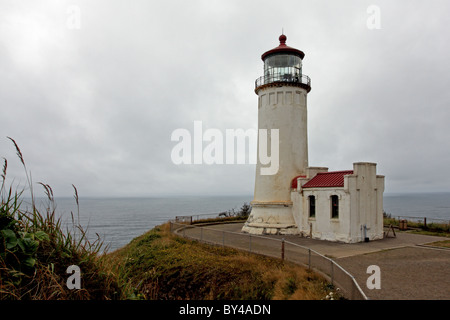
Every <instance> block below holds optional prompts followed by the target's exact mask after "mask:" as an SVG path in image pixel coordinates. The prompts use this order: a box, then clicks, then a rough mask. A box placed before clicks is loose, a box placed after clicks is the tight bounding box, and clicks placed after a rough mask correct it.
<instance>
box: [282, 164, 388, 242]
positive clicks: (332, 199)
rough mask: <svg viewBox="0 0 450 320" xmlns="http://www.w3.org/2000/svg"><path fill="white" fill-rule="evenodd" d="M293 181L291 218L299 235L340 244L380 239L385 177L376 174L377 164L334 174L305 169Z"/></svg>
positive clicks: (362, 165)
mask: <svg viewBox="0 0 450 320" xmlns="http://www.w3.org/2000/svg"><path fill="white" fill-rule="evenodd" d="M296 180H297V181H296V183H293V184H292V187H293V188H292V191H291V199H292V203H293V206H292V214H293V217H294V220H295V223H296V225H297V226H298V228H299V233H300V234H302V235H304V236H310V237H311V238H314V239H323V240H331V241H342V242H361V241H367V240H377V239H382V238H383V192H384V176H380V175H377V174H376V164H374V163H367V162H358V163H354V164H353V170H347V171H334V172H328V169H327V168H307V170H306V176H305V177H298V178H296Z"/></svg>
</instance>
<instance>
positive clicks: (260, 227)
mask: <svg viewBox="0 0 450 320" xmlns="http://www.w3.org/2000/svg"><path fill="white" fill-rule="evenodd" d="M286 40H287V37H286V36H285V35H284V34H282V35H281V36H280V37H279V42H280V43H279V45H278V46H277V47H275V48H273V49H271V50H269V51H267V52H265V53H263V54H262V56H261V59H262V61H263V62H264V71H263V72H264V73H263V75H262V76H261V77H259V78H258V79H256V81H255V93H256V94H257V95H258V129H259V130H258V132H260V135H259V136H258V140H261V139H262V138H264V139H267V140H268V142H267V143H266V145H267V146H268V150H267V153H268V154H271V157H272V158H274V156H275V157H277V159H278V161H279V166H278V170H271V171H269V172H267V171H264V168H265V167H266V164H265V163H263V161H261V159H260V158H258V160H257V164H256V175H255V189H254V199H253V201H252V202H251V205H252V212H251V214H250V216H249V218H248V220H247V222H246V223H245V224H244V227H243V229H242V231H243V232H248V233H252V234H298V233H299V228H298V226H297V224H296V222H295V220H294V216H293V210H292V208H293V202H292V200H291V183H292V181H293V179H294V178H295V177H303V176H306V169H307V167H308V132H307V95H308V93H309V92H310V90H311V81H310V78H309V77H308V76H306V75H304V74H303V72H302V65H303V58H304V57H305V54H304V53H303V52H302V51H301V50H298V49H295V48H293V47H290V46H288V45H286ZM261 132H267V135H264V136H262V135H261ZM275 133H276V134H275ZM274 145H275V146H277V148H271V146H274ZM260 147H261V141H258V149H259V148H260ZM276 152H277V153H278V155H274V154H273V153H276ZM258 154H260V150H258Z"/></svg>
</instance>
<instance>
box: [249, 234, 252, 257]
mask: <svg viewBox="0 0 450 320" xmlns="http://www.w3.org/2000/svg"><path fill="white" fill-rule="evenodd" d="M248 246H249V250H250V252H252V235H251V234H250V233H249V234H248Z"/></svg>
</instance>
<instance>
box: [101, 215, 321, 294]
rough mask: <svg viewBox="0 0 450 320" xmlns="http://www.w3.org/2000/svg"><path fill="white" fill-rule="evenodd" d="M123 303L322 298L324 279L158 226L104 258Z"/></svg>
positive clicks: (294, 266)
mask: <svg viewBox="0 0 450 320" xmlns="http://www.w3.org/2000/svg"><path fill="white" fill-rule="evenodd" d="M106 260H108V261H109V265H110V266H111V270H112V271H113V272H114V273H115V274H116V275H117V277H118V279H119V280H118V281H119V284H120V287H121V288H122V292H123V295H124V296H123V298H126V297H135V298H139V299H170V300H172V299H197V300H210V299H227V300H228V299H230V300H234V299H249V300H259V299H263V300H267V299H313V300H316V299H322V298H324V297H325V296H326V295H327V290H328V289H329V288H327V282H326V281H325V279H324V278H322V277H320V276H318V275H316V274H314V273H312V272H309V271H307V270H306V269H305V268H303V267H300V266H298V265H295V264H292V263H288V262H283V261H281V260H280V259H274V258H268V257H263V256H257V255H252V254H249V253H245V252H242V251H239V250H235V249H231V248H222V247H218V246H212V245H207V244H202V243H199V242H196V241H191V240H186V239H183V238H180V237H178V236H176V235H174V234H172V233H171V232H170V225H169V224H168V223H167V224H164V225H162V226H159V227H157V228H154V229H153V230H151V231H149V232H147V233H146V234H144V235H142V236H140V237H138V238H136V239H134V240H133V241H131V242H130V243H129V244H128V245H127V246H125V247H124V248H121V249H119V250H116V251H115V252H113V253H111V254H109V255H108V256H107V257H106Z"/></svg>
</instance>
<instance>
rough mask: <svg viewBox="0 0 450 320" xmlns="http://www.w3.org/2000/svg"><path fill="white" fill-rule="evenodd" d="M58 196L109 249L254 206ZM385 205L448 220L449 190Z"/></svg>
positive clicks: (199, 198) (389, 196)
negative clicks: (176, 223) (191, 220)
mask: <svg viewBox="0 0 450 320" xmlns="http://www.w3.org/2000/svg"><path fill="white" fill-rule="evenodd" d="M23 200H24V205H25V207H26V206H31V199H30V198H26V197H23ZM54 200H55V201H54V204H55V206H56V209H55V210H56V213H57V215H58V216H59V217H61V219H62V221H63V222H64V223H65V225H66V226H70V225H71V224H72V223H73V220H72V219H74V220H75V222H77V223H79V224H80V225H81V226H82V227H83V228H86V229H87V230H88V238H89V239H91V240H93V239H96V238H97V237H98V236H100V238H101V239H102V240H103V241H104V243H105V244H106V245H109V249H108V251H110V250H115V249H118V248H120V247H123V246H125V245H126V244H127V243H129V242H130V241H131V240H132V239H134V238H136V237H138V236H140V235H142V234H143V233H145V232H147V231H149V230H151V229H153V228H154V227H156V226H158V225H162V224H164V223H166V222H168V221H169V220H171V219H175V217H176V216H188V215H201V214H219V213H221V212H225V211H230V210H235V211H238V210H239V209H240V207H241V206H242V205H243V204H244V203H247V204H250V202H251V201H252V200H253V195H251V194H248V195H165V196H163V195H154V196H136V197H127V196H122V197H102V196H81V197H79V198H78V203H79V207H78V206H77V203H76V199H75V197H73V196H72V197H55V199H54ZM35 203H36V206H37V207H38V208H39V209H42V210H46V208H47V207H48V205H49V202H48V198H46V197H35ZM383 208H384V211H385V212H386V213H387V214H389V215H391V216H392V217H394V218H399V217H411V218H416V217H421V218H423V217H426V218H427V219H428V221H430V222H432V221H433V220H436V222H439V221H441V220H442V221H447V222H446V223H450V192H423V193H418V192H414V193H412V192H406V193H399V192H395V193H385V194H384V197H383ZM44 212H45V211H44ZM97 235H98V236H97Z"/></svg>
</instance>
